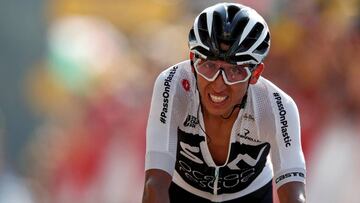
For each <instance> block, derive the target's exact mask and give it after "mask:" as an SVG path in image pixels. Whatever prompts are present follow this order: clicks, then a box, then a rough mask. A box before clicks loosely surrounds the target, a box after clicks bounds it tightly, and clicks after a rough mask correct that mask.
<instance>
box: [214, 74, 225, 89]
mask: <svg viewBox="0 0 360 203" xmlns="http://www.w3.org/2000/svg"><path fill="white" fill-rule="evenodd" d="M219 71H220V73H219V75H218V76H217V77H216V79H215V80H214V82H213V85H214V86H213V88H214V90H215V91H216V92H222V91H224V90H225V89H226V87H227V85H226V83H225V80H224V78H223V77H224V76H223V75H224V74H223V71H224V70H223V69H220V70H219Z"/></svg>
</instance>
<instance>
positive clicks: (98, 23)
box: [0, 0, 360, 203]
mask: <svg viewBox="0 0 360 203" xmlns="http://www.w3.org/2000/svg"><path fill="white" fill-rule="evenodd" d="M215 2H217V1H211V0H202V1H191V0H132V1H123V0H119V1H100V0H57V1H49V2H47V3H46V6H45V7H44V8H45V11H44V13H45V17H46V23H47V35H46V36H47V38H46V39H44V40H45V41H46V45H47V48H46V50H45V51H44V56H43V58H40V59H38V63H36V64H33V66H32V67H31V71H29V72H28V75H27V76H26V78H27V79H26V82H25V85H24V89H25V90H26V94H27V98H28V101H27V102H28V103H29V105H30V106H31V108H32V112H33V113H34V114H36V115H37V116H39V117H40V118H41V122H40V125H39V126H36V128H35V129H36V130H35V131H34V132H29V133H30V134H31V139H30V140H29V142H28V144H27V145H26V148H25V149H24V150H23V154H22V156H21V161H22V163H23V165H22V166H23V168H22V170H20V171H21V174H16V175H15V174H13V173H12V172H11V171H9V172H8V171H7V170H6V167H1V166H2V164H1V154H2V153H1V151H2V150H1V147H0V203H5V202H19V203H23V202H24V203H26V202H37V203H47V202H51V203H69V202H77V203H99V202H104V203H115V202H124V203H133V202H134V203H135V202H140V200H141V194H142V189H143V188H142V187H143V179H144V154H145V130H146V123H147V115H148V110H149V105H150V99H151V94H152V87H153V82H154V80H155V78H156V76H157V75H158V74H159V73H160V72H161V71H162V70H163V69H165V68H167V67H169V66H171V65H172V64H175V63H177V62H180V61H182V60H186V59H187V58H188V54H189V53H188V47H187V35H188V31H189V29H190V28H191V26H192V23H193V19H194V17H195V16H196V15H197V14H198V13H199V12H200V11H201V10H203V9H204V8H205V7H207V6H208V5H211V4H213V3H215ZM231 2H239V3H243V4H245V5H249V6H251V7H253V8H255V9H256V10H258V11H259V12H260V13H261V14H262V15H263V16H264V17H265V19H266V20H267V21H268V23H269V26H270V31H271V36H272V44H271V49H270V54H269V56H268V58H267V59H266V60H265V71H264V74H263V75H264V77H266V78H268V79H270V80H272V81H273V82H274V83H275V84H277V85H278V86H280V87H281V88H282V89H284V90H285V91H286V92H288V93H289V94H290V96H292V97H293V98H294V100H295V101H296V103H297V105H298V108H299V111H300V118H301V124H302V142H303V150H304V153H305V157H306V160H307V166H308V184H307V190H308V198H309V199H308V200H309V201H308V202H310V203H314V202H327V203H329V202H347V203H348V202H349V203H351V202H354V203H355V202H358V198H356V196H357V195H356V193H355V192H356V188H359V187H352V184H353V182H350V181H351V180H353V179H356V178H357V179H359V178H360V176H359V174H358V171H360V156H359V154H360V153H359V150H358V149H357V146H358V145H357V144H360V138H359V133H358V132H359V130H360V127H359V126H360V125H359V124H360V90H359V89H358V87H360V79H359V78H360V68H358V67H357V66H358V64H360V55H359V53H360V14H359V13H360V1H359V0H303V1H290V0H266V1H251V0H243V1H240V0H238V1H231ZM1 119H2V114H1V112H0V120H1ZM4 119H6V118H4ZM0 123H3V122H0ZM5 129H6V126H0V135H2V134H4V133H6V131H5ZM1 137H2V136H0V139H1ZM0 143H2V142H0ZM336 173H340V174H347V178H344V177H343V176H341V175H334V174H336ZM339 184H341V185H339ZM9 185H10V186H9ZM11 185H12V186H11ZM338 187H343V189H342V190H337V188H338ZM5 194H6V195H5ZM16 194H18V195H16Z"/></svg>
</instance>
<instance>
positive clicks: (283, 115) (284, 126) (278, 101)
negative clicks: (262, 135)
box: [273, 92, 291, 147]
mask: <svg viewBox="0 0 360 203" xmlns="http://www.w3.org/2000/svg"><path fill="white" fill-rule="evenodd" d="M273 95H274V97H275V99H276V104H277V106H278V109H279V116H280V123H281V134H282V136H283V139H284V142H285V147H290V146H291V139H290V136H289V134H288V127H289V126H288V121H287V120H286V110H285V108H284V105H283V103H282V101H281V96H280V94H279V93H277V92H274V93H273Z"/></svg>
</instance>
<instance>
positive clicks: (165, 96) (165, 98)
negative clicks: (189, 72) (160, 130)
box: [160, 66, 178, 124]
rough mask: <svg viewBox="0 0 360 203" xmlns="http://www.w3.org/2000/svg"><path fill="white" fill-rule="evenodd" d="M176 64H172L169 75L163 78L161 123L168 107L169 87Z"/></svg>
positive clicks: (164, 119) (164, 121)
mask: <svg viewBox="0 0 360 203" xmlns="http://www.w3.org/2000/svg"><path fill="white" fill-rule="evenodd" d="M177 68H178V67H177V66H174V67H173V68H172V69H171V70H170V73H169V75H168V76H167V78H166V79H165V80H164V91H163V93H162V96H163V109H162V111H161V113H160V121H161V122H162V123H164V124H165V123H166V118H167V116H166V114H167V112H168V108H169V97H170V94H169V92H170V88H171V81H172V79H173V77H174V75H175V73H176V70H177Z"/></svg>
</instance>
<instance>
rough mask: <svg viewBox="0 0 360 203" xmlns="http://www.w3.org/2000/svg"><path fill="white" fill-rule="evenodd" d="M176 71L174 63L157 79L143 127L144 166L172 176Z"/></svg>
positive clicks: (174, 150)
mask: <svg viewBox="0 0 360 203" xmlns="http://www.w3.org/2000/svg"><path fill="white" fill-rule="evenodd" d="M178 72H179V70H178V66H173V67H171V68H169V69H167V70H165V71H164V72H162V73H161V74H160V75H159V76H158V78H157V79H156V81H155V85H154V90H153V95H152V101H151V107H150V113H149V118H148V124H147V129H146V155H145V170H149V169H161V170H164V171H166V172H167V173H169V174H170V175H171V176H172V174H173V171H174V167H175V159H176V146H177V145H176V142H177V127H178V126H179V125H178V124H179V122H178V121H177V120H178V118H179V117H180V116H179V112H180V111H181V109H180V100H181V99H180V98H179V93H178V87H177V86H178V82H177V80H178V79H177V78H178V77H177V75H178V74H179V73H178Z"/></svg>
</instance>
